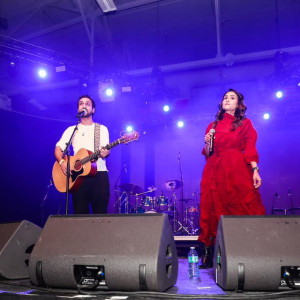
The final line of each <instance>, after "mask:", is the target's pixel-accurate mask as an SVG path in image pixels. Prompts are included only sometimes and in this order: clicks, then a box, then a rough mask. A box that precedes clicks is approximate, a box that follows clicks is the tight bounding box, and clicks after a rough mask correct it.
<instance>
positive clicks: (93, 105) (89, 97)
mask: <svg viewBox="0 0 300 300" xmlns="http://www.w3.org/2000/svg"><path fill="white" fill-rule="evenodd" d="M82 98H88V99H90V100H91V101H92V107H93V108H95V109H96V103H95V101H94V99H93V98H92V97H91V96H89V95H82V96H80V97H79V99H78V101H77V108H78V106H79V101H80V100H81V99H82Z"/></svg>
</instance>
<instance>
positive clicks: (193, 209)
mask: <svg viewBox="0 0 300 300" xmlns="http://www.w3.org/2000/svg"><path fill="white" fill-rule="evenodd" d="M199 216H200V214H199V209H198V207H197V206H190V207H189V208H188V219H187V221H188V228H189V233H190V234H191V235H196V234H198V231H199ZM195 221H197V222H198V224H197V226H195Z"/></svg>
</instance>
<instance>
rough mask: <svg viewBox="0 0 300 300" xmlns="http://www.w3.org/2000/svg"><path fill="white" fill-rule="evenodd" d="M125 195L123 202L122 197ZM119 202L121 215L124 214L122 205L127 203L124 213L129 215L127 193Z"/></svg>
mask: <svg viewBox="0 0 300 300" xmlns="http://www.w3.org/2000/svg"><path fill="white" fill-rule="evenodd" d="M124 195H125V197H124V199H123V200H122V197H123V196H124ZM121 200H122V201H121ZM118 201H119V202H120V204H119V213H122V211H121V208H122V205H123V204H124V203H125V205H124V207H125V209H124V213H125V214H129V204H130V203H129V195H128V194H127V193H126V192H123V193H122V195H121V196H120V197H119V199H118Z"/></svg>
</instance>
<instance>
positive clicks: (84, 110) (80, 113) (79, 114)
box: [76, 108, 87, 119]
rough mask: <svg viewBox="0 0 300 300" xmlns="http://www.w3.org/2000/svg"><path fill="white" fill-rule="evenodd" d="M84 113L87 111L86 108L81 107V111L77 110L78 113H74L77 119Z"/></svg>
mask: <svg viewBox="0 0 300 300" xmlns="http://www.w3.org/2000/svg"><path fill="white" fill-rule="evenodd" d="M86 113H87V111H86V109H85V108H83V109H82V111H81V112H79V113H78V114H77V115H76V118H77V119H80V118H82V117H83V116H85V115H86Z"/></svg>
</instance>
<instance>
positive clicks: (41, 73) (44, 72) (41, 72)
mask: <svg viewBox="0 0 300 300" xmlns="http://www.w3.org/2000/svg"><path fill="white" fill-rule="evenodd" d="M38 75H39V76H40V77H41V78H46V77H47V75H48V74H47V71H46V70H45V69H42V68H41V69H38Z"/></svg>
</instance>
